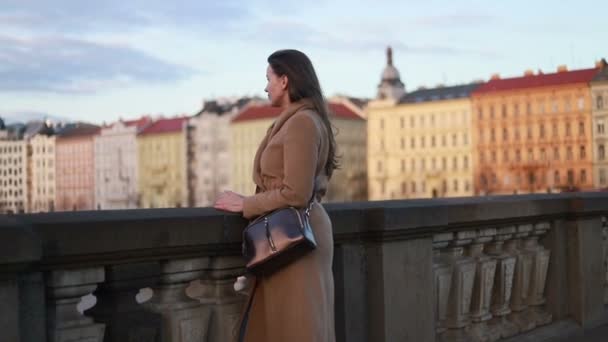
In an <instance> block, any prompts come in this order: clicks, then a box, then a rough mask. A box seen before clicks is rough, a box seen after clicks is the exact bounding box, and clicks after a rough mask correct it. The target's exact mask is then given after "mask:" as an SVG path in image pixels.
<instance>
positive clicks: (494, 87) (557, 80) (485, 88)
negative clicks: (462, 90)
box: [473, 68, 599, 95]
mask: <svg viewBox="0 0 608 342" xmlns="http://www.w3.org/2000/svg"><path fill="white" fill-rule="evenodd" d="M598 71H599V69H597V68H593V69H581V70H572V71H562V72H556V73H551V74H543V73H538V74H535V75H529V76H521V77H513V78H505V79H492V80H490V81H488V82H486V83H484V84H482V85H481V86H480V87H479V88H477V89H476V90H475V91H474V92H473V95H477V94H483V93H489V92H495V91H505V90H516V89H527V88H539V87H548V86H558V85H564V84H572V83H589V82H590V81H591V80H592V79H593V77H594V76H595V75H596V74H597V73H598Z"/></svg>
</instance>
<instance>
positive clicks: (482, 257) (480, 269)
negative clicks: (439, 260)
mask: <svg viewBox="0 0 608 342" xmlns="http://www.w3.org/2000/svg"><path fill="white" fill-rule="evenodd" d="M495 236H496V229H494V228H487V229H481V230H479V231H477V237H476V238H475V239H473V243H472V244H471V246H470V247H469V248H468V251H467V254H468V256H470V257H471V258H473V259H474V260H475V262H476V264H477V266H476V268H477V271H476V272H475V284H474V286H473V298H472V303H471V321H472V325H471V328H470V332H469V334H470V336H471V340H472V341H484V342H486V341H497V340H498V339H499V338H500V332H499V331H496V330H491V329H489V328H488V325H487V322H488V321H489V320H490V319H491V318H492V314H491V313H490V303H491V302H490V301H491V299H492V288H493V287H494V279H495V275H496V263H497V262H496V259H494V258H492V257H490V256H488V255H486V254H484V247H485V244H487V243H488V242H490V241H492V239H493V238H494V237H495Z"/></svg>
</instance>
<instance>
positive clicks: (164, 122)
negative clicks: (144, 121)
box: [140, 117, 188, 135]
mask: <svg viewBox="0 0 608 342" xmlns="http://www.w3.org/2000/svg"><path fill="white" fill-rule="evenodd" d="M187 120H188V118H187V117H179V118H171V119H159V120H157V121H155V122H154V123H152V124H151V125H150V126H148V127H146V128H145V129H144V130H143V131H141V133H140V134H143V135H146V134H158V133H172V132H180V131H181V130H182V129H183V125H184V122H185V121H187Z"/></svg>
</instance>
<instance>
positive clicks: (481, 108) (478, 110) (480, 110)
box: [477, 106, 483, 120]
mask: <svg viewBox="0 0 608 342" xmlns="http://www.w3.org/2000/svg"><path fill="white" fill-rule="evenodd" d="M477 116H478V117H479V120H481V119H483V107H481V106H479V107H477Z"/></svg>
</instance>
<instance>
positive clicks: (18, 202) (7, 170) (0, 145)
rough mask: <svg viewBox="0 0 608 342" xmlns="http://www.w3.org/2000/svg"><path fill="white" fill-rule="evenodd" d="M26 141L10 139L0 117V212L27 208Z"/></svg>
mask: <svg viewBox="0 0 608 342" xmlns="http://www.w3.org/2000/svg"><path fill="white" fill-rule="evenodd" d="M26 166H27V143H26V142H25V141H24V140H15V139H11V134H10V133H9V132H8V131H7V130H6V128H5V127H4V123H3V122H2V120H1V119H0V214H1V213H23V212H25V211H26V210H27V208H28V205H29V202H28V198H27V184H28V178H27V172H26V170H27V168H26Z"/></svg>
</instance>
